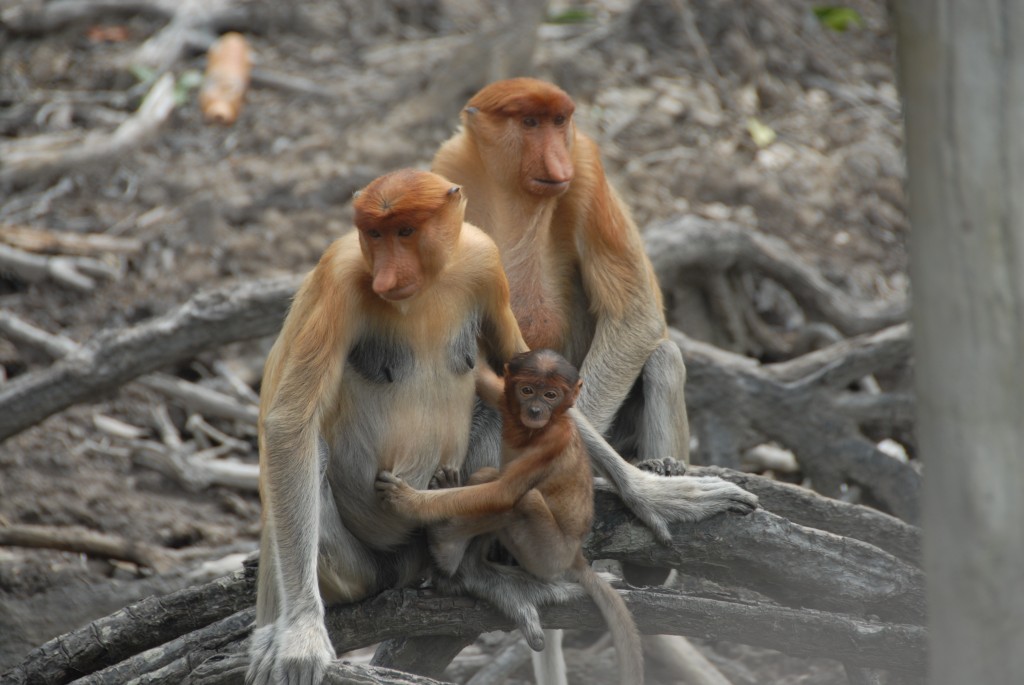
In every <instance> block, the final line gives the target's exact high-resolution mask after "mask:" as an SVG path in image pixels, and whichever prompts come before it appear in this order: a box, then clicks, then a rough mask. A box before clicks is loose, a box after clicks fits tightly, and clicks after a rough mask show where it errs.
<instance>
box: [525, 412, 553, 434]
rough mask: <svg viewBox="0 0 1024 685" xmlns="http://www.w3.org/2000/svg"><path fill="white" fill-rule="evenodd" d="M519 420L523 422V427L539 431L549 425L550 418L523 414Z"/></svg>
mask: <svg viewBox="0 0 1024 685" xmlns="http://www.w3.org/2000/svg"><path fill="white" fill-rule="evenodd" d="M519 420H520V421H522V422H523V425H524V426H526V427H527V428H529V429H530V430H537V429H538V428H543V427H544V426H546V425H548V417H546V416H530V415H528V414H523V415H522V416H520V417H519Z"/></svg>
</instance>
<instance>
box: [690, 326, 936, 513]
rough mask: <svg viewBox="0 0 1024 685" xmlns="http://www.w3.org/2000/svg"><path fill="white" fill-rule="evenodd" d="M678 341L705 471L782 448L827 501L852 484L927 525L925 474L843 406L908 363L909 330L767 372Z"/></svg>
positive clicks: (751, 362) (742, 360)
mask: <svg viewBox="0 0 1024 685" xmlns="http://www.w3.org/2000/svg"><path fill="white" fill-rule="evenodd" d="M671 335H672V340H674V341H675V342H676V343H677V344H678V345H679V347H680V349H681V350H682V351H683V357H684V358H685V360H686V368H687V386H686V388H687V390H686V399H687V406H688V409H689V412H690V420H691V423H692V424H693V426H694V432H695V433H697V435H699V436H700V439H701V455H702V459H703V460H704V461H705V462H706V463H711V464H717V465H721V466H730V467H735V466H737V465H738V464H739V457H740V454H741V453H742V451H743V450H744V449H747V448H750V447H753V446H755V445H758V444H761V443H765V442H775V443H778V444H779V445H781V446H783V447H785V448H787V449H789V450H792V452H793V453H794V454H795V455H796V457H797V461H798V462H799V463H800V466H801V469H802V470H803V471H804V473H805V475H807V476H809V477H810V479H811V482H812V484H813V485H814V488H815V489H816V490H818V491H819V492H822V493H823V494H826V495H830V496H835V495H837V494H838V493H839V490H840V487H841V485H842V484H843V483H846V482H853V483H856V484H858V485H860V486H861V487H863V488H864V489H865V490H866V491H868V492H869V493H870V495H871V496H872V497H874V498H875V500H876V501H878V502H879V503H880V504H881V506H882V507H884V508H885V509H886V510H888V511H889V512H891V513H893V514H895V515H896V516H898V517H900V518H901V519H903V520H904V521H907V522H908V523H912V524H916V523H917V522H918V521H919V520H920V501H919V500H920V489H921V476H920V474H919V473H918V472H917V470H916V469H915V468H914V467H913V466H912V465H910V464H908V463H906V462H902V461H900V460H898V459H896V458H895V457H892V456H890V455H888V454H885V453H884V452H882V451H881V450H879V449H878V448H877V447H876V446H875V444H874V442H873V441H871V440H869V439H868V438H867V437H866V436H865V435H864V433H863V431H862V427H861V425H860V424H859V423H858V417H859V416H863V412H861V413H858V414H853V415H851V414H848V413H845V412H844V411H843V410H842V409H841V408H840V407H839V406H837V403H841V400H842V398H843V397H845V396H846V395H847V394H848V391H846V390H844V387H845V386H846V385H847V384H849V383H850V382H852V381H854V380H856V379H858V378H862V377H864V376H866V375H869V374H871V373H876V372H880V371H884V370H886V369H888V368H892V366H893V365H896V364H900V363H906V361H907V360H908V359H909V354H910V344H909V329H908V327H907V326H905V325H899V326H894V327H892V328H888V329H885V330H883V331H880V332H878V333H874V334H871V335H864V336H859V337H857V338H854V339H852V340H844V341H841V342H839V343H836V344H835V345H832V346H829V347H828V348H825V349H823V350H819V351H817V352H812V353H810V354H807V355H804V356H803V357H800V358H798V359H795V360H792V361H789V362H785V363H781V364H774V365H767V366H764V365H760V364H758V363H757V362H756V361H755V360H752V359H749V358H747V357H743V356H740V355H736V354H732V353H729V352H725V351H724V350H720V349H718V348H716V347H713V346H711V345H707V344H704V343H700V342H698V341H696V340H693V339H691V338H688V337H687V336H685V335H683V334H682V333H680V332H679V331H676V330H674V329H673V330H672V331H671Z"/></svg>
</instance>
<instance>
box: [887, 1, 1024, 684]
mask: <svg viewBox="0 0 1024 685" xmlns="http://www.w3.org/2000/svg"><path fill="white" fill-rule="evenodd" d="M896 6H897V10H898V28H899V59H900V66H901V74H902V77H903V78H902V83H901V86H902V88H903V95H904V100H905V103H906V133H907V161H908V167H909V198H910V219H911V223H912V224H913V244H912V250H911V280H912V283H913V288H914V307H913V324H914V355H915V362H916V370H915V378H916V381H915V385H916V390H917V397H918V426H917V427H918V435H919V442H920V447H921V452H922V454H924V455H925V461H926V469H927V472H926V473H927V478H926V479H925V491H924V514H925V515H924V521H925V529H924V530H925V565H926V568H927V570H928V598H929V625H930V631H931V640H932V645H933V649H932V650H931V658H930V665H931V668H930V671H931V676H930V677H931V680H930V682H932V683H934V685H946V684H949V685H953V684H956V685H960V684H962V683H1014V682H1019V681H1020V679H1021V674H1022V673H1024V650H1022V649H1021V645H1022V644H1024V593H1021V592H1020V591H1019V588H1020V580H1021V569H1024V535H1022V534H1021V522H1022V521H1024V497H1022V496H1021V488H1022V486H1024V459H1022V458H1021V445H1022V444H1024V362H1022V355H1021V350H1022V341H1024V202H1022V194H1021V188H1024V139H1022V137H1021V131H1022V130H1024V44H1022V43H1021V41H1020V36H1022V35H1024V3H1021V2H1015V1H1014V0H978V1H977V2H970V3H964V2H957V1H956V0H931V1H925V0H901V2H898V3H896Z"/></svg>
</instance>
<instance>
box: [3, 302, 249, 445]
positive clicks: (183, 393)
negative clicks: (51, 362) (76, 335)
mask: <svg viewBox="0 0 1024 685" xmlns="http://www.w3.org/2000/svg"><path fill="white" fill-rule="evenodd" d="M0 335H3V336H4V337H6V338H9V339H10V340H11V341H12V342H14V343H15V344H24V345H29V346H31V347H32V348H34V349H37V350H40V351H42V352H44V353H45V354H47V355H49V356H50V357H52V358H54V359H62V358H64V357H69V356H74V355H78V354H82V353H83V352H84V350H83V349H82V346H81V345H79V344H78V343H76V342H75V341H74V340H72V339H70V338H68V337H66V336H63V335H55V334H53V333H50V332H48V331H44V330H43V329H41V328H38V327H37V326H34V325H32V324H31V323H29V322H28V321H25V320H24V319H21V318H19V317H17V316H15V315H14V314H11V313H10V312H0ZM138 382H139V383H140V384H142V385H144V386H146V387H147V388H149V389H150V390H155V391H156V392H159V393H161V394H163V395H167V396H168V397H172V398H174V399H175V400H178V401H179V402H181V403H182V404H183V405H185V408H186V409H188V410H189V411H193V412H202V413H203V414H205V415H206V416H216V417H218V418H225V419H233V420H236V421H242V422H244V423H248V424H251V425H253V426H255V425H256V418H257V415H258V414H259V412H258V410H257V408H256V406H255V404H249V403H245V402H241V401H239V400H237V399H235V398H234V397H231V396H230V395H226V394H224V393H222V392H220V391H218V390H214V389H212V388H207V387H204V386H201V385H198V384H196V383H190V382H189V381H186V380H184V379H182V378H177V377H174V376H169V375H167V374H163V373H153V374H147V375H145V376H142V377H141V378H139V379H138Z"/></svg>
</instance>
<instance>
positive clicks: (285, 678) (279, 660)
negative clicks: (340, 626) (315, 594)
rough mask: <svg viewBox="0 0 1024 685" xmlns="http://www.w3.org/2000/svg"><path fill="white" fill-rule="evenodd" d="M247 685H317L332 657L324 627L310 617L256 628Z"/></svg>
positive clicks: (315, 617) (246, 678) (279, 621)
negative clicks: (314, 684) (285, 684)
mask: <svg viewBox="0 0 1024 685" xmlns="http://www.w3.org/2000/svg"><path fill="white" fill-rule="evenodd" d="M250 658H251V661H250V664H249V671H248V673H247V674H246V677H245V682H246V683H247V685H272V684H273V683H319V682H320V681H321V680H322V679H323V676H324V671H325V670H326V668H327V664H329V663H330V662H331V661H333V660H334V659H335V658H336V656H335V654H334V647H333V646H331V640H330V638H329V637H328V636H327V628H326V627H325V626H324V622H323V619H322V618H320V617H319V616H310V617H308V618H302V619H299V620H298V621H292V622H290V623H286V622H285V621H284V619H283V618H279V619H278V620H277V622H276V623H274V624H273V625H269V626H264V627H263V628H260V629H259V630H257V631H256V632H255V633H254V634H253V644H252V646H251V648H250Z"/></svg>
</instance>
